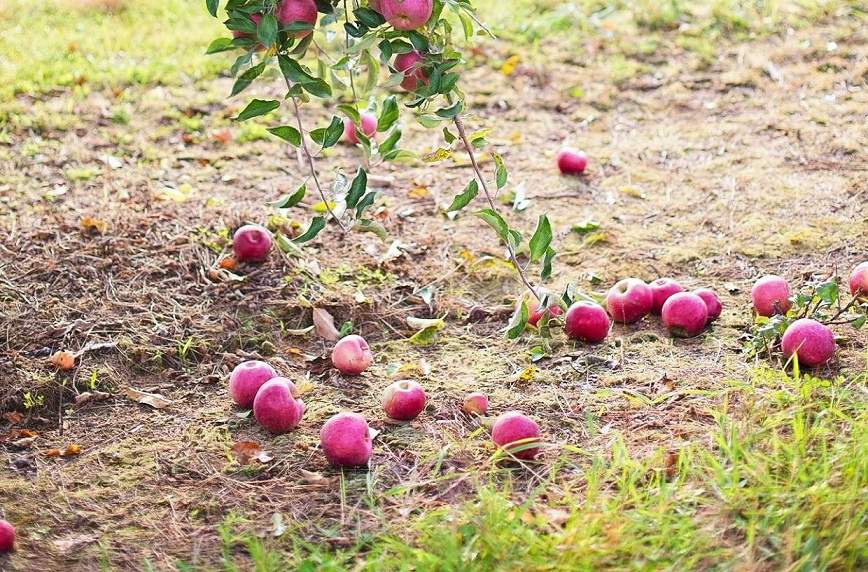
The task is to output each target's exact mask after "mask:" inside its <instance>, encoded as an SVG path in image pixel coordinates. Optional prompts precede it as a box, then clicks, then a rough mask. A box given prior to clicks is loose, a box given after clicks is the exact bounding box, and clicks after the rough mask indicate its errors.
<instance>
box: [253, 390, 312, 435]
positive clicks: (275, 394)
mask: <svg viewBox="0 0 868 572" xmlns="http://www.w3.org/2000/svg"><path fill="white" fill-rule="evenodd" d="M296 395H297V392H296V389H295V384H294V383H292V382H291V381H290V380H288V379H286V378H285V377H274V378H271V379H270V380H268V381H267V382H265V383H264V384H263V385H262V387H260V388H259V391H257V392H256V397H255V398H254V399H253V416H254V417H256V420H257V421H258V422H259V424H260V425H262V427H263V428H264V429H265V430H266V431H270V432H271V433H286V432H287V431H292V430H293V429H295V427H296V426H297V425H298V422H299V421H301V416H302V415H303V414H304V401H302V400H301V399H296V398H295V396H296Z"/></svg>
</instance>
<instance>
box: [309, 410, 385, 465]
mask: <svg viewBox="0 0 868 572" xmlns="http://www.w3.org/2000/svg"><path fill="white" fill-rule="evenodd" d="M319 436H320V447H322V451H323V453H324V454H325V456H326V459H328V461H329V463H331V464H332V465H334V466H335V467H360V466H363V465H366V464H367V463H368V461H369V460H370V459H371V451H372V448H373V446H372V443H371V430H370V427H368V422H367V421H365V418H364V417H362V416H361V415H359V414H358V413H338V414H337V415H335V416H334V417H332V418H331V419H329V420H328V421H326V422H325V425H323V426H322V430H320V433H319Z"/></svg>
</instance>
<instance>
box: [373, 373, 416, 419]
mask: <svg viewBox="0 0 868 572" xmlns="http://www.w3.org/2000/svg"><path fill="white" fill-rule="evenodd" d="M383 409H385V410H386V415H388V416H389V417H391V418H392V419H397V420H398V421H411V420H413V419H415V418H416V417H418V416H419V414H420V413H422V410H423V409H425V390H424V389H422V386H421V385H419V384H418V383H416V382H415V381H409V380H403V381H396V382H395V383H393V384H392V385H390V386H389V387H387V388H386V391H385V392H384V393H383Z"/></svg>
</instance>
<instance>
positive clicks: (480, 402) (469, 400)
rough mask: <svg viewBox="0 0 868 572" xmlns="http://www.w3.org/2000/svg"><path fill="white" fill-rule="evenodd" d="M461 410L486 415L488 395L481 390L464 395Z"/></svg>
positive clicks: (469, 413) (471, 413)
mask: <svg viewBox="0 0 868 572" xmlns="http://www.w3.org/2000/svg"><path fill="white" fill-rule="evenodd" d="M461 410H462V411H464V413H466V414H468V415H485V414H486V413H487V412H488V397H487V396H486V395H485V394H484V393H481V392H479V391H475V392H473V393H468V394H467V395H466V396H464V403H463V404H462V405H461Z"/></svg>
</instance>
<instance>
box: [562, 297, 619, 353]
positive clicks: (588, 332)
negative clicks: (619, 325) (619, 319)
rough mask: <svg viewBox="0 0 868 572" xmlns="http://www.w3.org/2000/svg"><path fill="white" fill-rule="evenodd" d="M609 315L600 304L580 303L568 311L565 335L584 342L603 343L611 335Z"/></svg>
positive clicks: (565, 320) (565, 321)
mask: <svg viewBox="0 0 868 572" xmlns="http://www.w3.org/2000/svg"><path fill="white" fill-rule="evenodd" d="M610 326H611V322H609V315H608V314H606V310H604V309H603V307H602V306H600V305H599V304H595V303H593V302H585V301H580V302H576V303H574V304H573V305H572V306H570V308H569V309H568V310H567V315H566V318H565V319H564V333H566V334H567V337H569V338H572V339H574V340H581V341H583V342H591V343H594V342H601V341H603V340H604V339H606V336H607V335H609V327H610Z"/></svg>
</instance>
